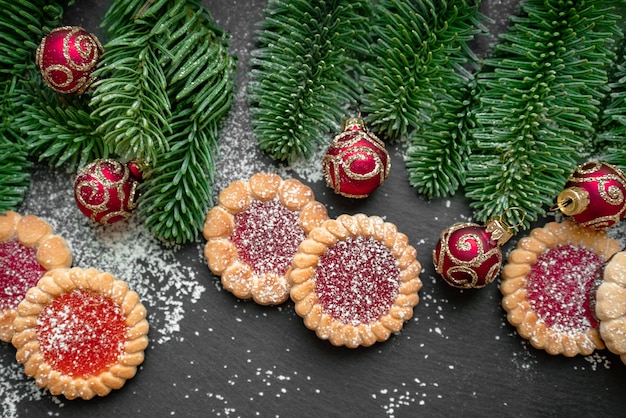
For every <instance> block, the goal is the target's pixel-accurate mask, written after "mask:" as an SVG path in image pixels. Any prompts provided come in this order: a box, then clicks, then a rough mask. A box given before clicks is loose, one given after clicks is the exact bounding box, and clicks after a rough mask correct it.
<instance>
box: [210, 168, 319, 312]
mask: <svg viewBox="0 0 626 418" xmlns="http://www.w3.org/2000/svg"><path fill="white" fill-rule="evenodd" d="M326 219H328V214H327V212H326V208H325V207H324V205H322V204H321V203H319V202H317V201H315V197H314V195H313V191H312V190H311V189H310V188H309V187H308V186H305V185H304V184H302V183H301V182H299V181H298V180H296V179H288V180H283V179H282V178H281V177H279V176H278V175H276V174H267V173H258V174H255V175H253V176H252V177H250V179H249V180H248V181H235V182H233V183H231V184H230V185H229V186H228V187H227V188H225V189H224V190H222V192H221V193H220V195H219V198H218V205H217V206H215V207H213V208H212V209H211V210H210V211H209V213H208V214H207V217H206V221H205V223H204V229H203V235H204V237H205V238H206V239H207V244H206V246H205V250H204V254H205V257H206V259H207V262H208V265H209V268H210V269H211V271H212V272H213V273H214V274H216V275H218V276H221V281H222V285H223V286H224V288H225V289H226V290H228V291H230V292H231V293H233V294H234V295H235V296H237V297H238V298H241V299H250V298H252V299H253V300H254V301H255V302H257V303H259V304H262V305H276V304H280V303H283V302H284V301H286V300H287V299H288V298H289V286H288V283H287V279H286V278H285V275H286V273H287V270H288V269H289V267H290V265H291V259H292V257H293V255H294V254H295V253H296V250H297V249H298V246H299V245H300V243H301V242H302V241H303V240H304V239H305V238H306V235H307V234H308V233H309V231H311V230H312V229H313V228H314V227H316V226H318V225H320V224H321V223H322V222H323V221H325V220H326Z"/></svg>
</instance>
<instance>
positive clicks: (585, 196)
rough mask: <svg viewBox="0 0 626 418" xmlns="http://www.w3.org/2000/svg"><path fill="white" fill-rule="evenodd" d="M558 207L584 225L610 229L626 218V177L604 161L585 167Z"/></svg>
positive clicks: (569, 184) (573, 178) (577, 171)
mask: <svg viewBox="0 0 626 418" xmlns="http://www.w3.org/2000/svg"><path fill="white" fill-rule="evenodd" d="M557 207H558V209H559V210H560V211H561V212H562V213H563V214H564V215H567V216H571V217H572V219H573V220H574V221H576V222H577V223H579V224H581V225H582V226H585V227H590V228H594V229H604V228H609V227H611V226H613V225H615V224H616V223H617V222H619V220H620V219H622V218H623V217H624V215H626V175H625V174H624V172H623V171H621V170H620V169H619V168H617V167H615V166H613V165H611V164H608V163H605V162H588V163H585V164H582V165H580V166H578V167H577V168H576V169H575V170H574V172H573V173H572V174H571V175H570V177H569V178H568V180H567V183H566V184H565V188H564V189H563V191H562V192H561V193H560V194H559V196H558V198H557Z"/></svg>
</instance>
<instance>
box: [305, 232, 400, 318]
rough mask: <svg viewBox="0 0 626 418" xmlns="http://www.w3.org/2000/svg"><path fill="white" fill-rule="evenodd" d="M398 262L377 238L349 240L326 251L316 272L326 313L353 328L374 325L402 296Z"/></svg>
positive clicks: (316, 285)
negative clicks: (399, 287) (394, 301)
mask: <svg viewBox="0 0 626 418" xmlns="http://www.w3.org/2000/svg"><path fill="white" fill-rule="evenodd" d="M399 275H400V270H399V268H398V266H397V263H396V260H395V258H394V257H393V255H392V254H391V251H389V249H388V248H386V247H385V246H384V245H383V244H382V243H380V242H379V241H377V240H375V239H374V238H364V237H362V236H357V237H356V238H352V237H348V238H347V239H346V240H343V241H339V242H337V243H336V244H335V245H333V246H332V247H329V248H328V249H327V250H326V253H324V255H322V256H321V257H320V261H319V264H318V266H317V269H316V273H315V283H316V284H315V289H316V292H317V294H318V299H319V303H320V304H321V305H322V306H323V308H324V311H326V312H328V313H330V315H331V316H332V317H333V318H335V319H336V320H338V321H340V322H342V323H344V324H351V325H355V326H356V325H359V324H370V323H372V322H374V321H376V320H378V319H379V318H380V317H381V316H382V315H384V314H385V313H386V312H388V310H389V307H390V306H391V304H392V303H393V300H394V298H395V297H396V295H397V293H398V286H399Z"/></svg>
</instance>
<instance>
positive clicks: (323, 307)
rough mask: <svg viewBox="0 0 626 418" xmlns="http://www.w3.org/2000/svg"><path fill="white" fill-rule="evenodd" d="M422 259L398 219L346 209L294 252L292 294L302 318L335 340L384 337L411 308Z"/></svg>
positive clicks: (364, 341)
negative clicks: (351, 212) (396, 222)
mask: <svg viewBox="0 0 626 418" xmlns="http://www.w3.org/2000/svg"><path fill="white" fill-rule="evenodd" d="M421 270H422V267H421V265H420V263H419V261H417V251H416V250H415V248H414V247H412V246H411V245H409V240H408V238H407V236H406V235H404V234H403V233H401V232H398V230H397V228H396V226H395V225H394V224H392V223H389V222H384V221H383V219H382V218H380V217H377V216H367V215H364V214H357V215H354V216H350V215H340V216H339V217H338V218H337V219H336V220H335V219H329V220H327V221H325V222H324V223H323V224H322V225H321V226H320V227H318V228H315V229H313V230H312V231H311V232H310V233H309V235H308V237H307V239H306V240H304V241H303V242H302V244H300V247H299V248H298V252H297V253H296V255H295V256H294V258H293V261H292V267H291V270H290V271H289V276H288V279H289V281H290V283H291V284H292V287H291V292H290V295H291V299H292V300H293V301H294V303H295V310H296V313H297V314H298V315H299V316H300V317H302V318H303V320H304V325H305V326H306V327H307V328H309V329H311V330H313V331H315V333H316V335H317V336H318V337H319V338H320V339H322V340H328V341H329V342H330V343H331V344H333V345H335V346H346V347H349V348H356V347H358V346H371V345H373V344H374V343H376V342H383V341H386V340H387V339H388V338H389V337H390V335H391V334H392V333H398V332H400V330H401V329H402V328H403V326H404V323H405V322H406V321H408V320H409V319H410V318H411V317H412V316H413V308H414V307H415V306H416V305H417V304H418V302H419V296H418V291H419V290H420V289H421V287H422V282H421V280H420V279H419V274H420V273H421Z"/></svg>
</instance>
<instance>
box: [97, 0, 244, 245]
mask: <svg viewBox="0 0 626 418" xmlns="http://www.w3.org/2000/svg"><path fill="white" fill-rule="evenodd" d="M103 23H104V26H105V27H107V29H108V30H109V35H110V36H111V40H110V41H109V43H107V44H106V45H105V50H108V48H109V45H112V50H113V51H114V53H115V55H114V58H113V61H114V62H115V63H119V64H120V65H119V67H117V68H116V69H115V71H111V72H110V73H108V69H104V67H103V69H102V70H101V72H100V73H99V74H100V75H101V76H102V75H103V74H105V73H107V75H108V77H107V78H106V79H102V81H99V82H97V83H96V86H95V87H96V88H95V91H94V93H93V99H92V104H93V106H94V114H95V115H97V116H99V117H105V116H106V117H115V122H114V123H110V124H106V123H105V124H103V125H101V129H102V130H103V131H106V132H105V133H104V135H105V138H106V139H107V141H117V139H116V138H119V141H120V142H119V143H118V147H117V150H118V151H120V152H122V151H123V152H124V155H126V156H127V157H132V158H137V157H138V156H140V157H143V161H144V162H149V164H147V165H146V168H145V172H144V177H145V181H144V182H143V183H142V184H141V186H140V191H141V193H142V195H141V199H140V200H139V215H140V216H141V217H143V218H145V224H146V226H147V227H148V228H149V229H150V231H151V232H152V234H153V235H154V236H156V237H157V238H159V239H162V240H165V241H170V242H176V243H185V242H189V241H192V240H193V239H195V238H196V236H197V235H198V231H199V230H200V228H201V227H202V224H203V222H204V217H205V215H206V212H207V209H208V206H209V205H210V204H211V201H212V195H213V193H212V188H211V185H212V183H213V178H214V170H215V161H214V160H215V154H216V152H217V150H216V143H217V135H218V131H219V124H220V121H221V119H222V117H223V116H224V115H225V114H226V112H227V111H228V109H229V108H230V104H231V101H232V87H233V83H234V72H235V61H234V59H233V57H232V56H230V54H229V53H228V46H227V44H226V36H225V34H223V33H222V32H221V31H220V30H218V29H217V28H216V27H214V26H213V25H212V23H211V16H210V14H209V12H208V11H207V10H206V9H204V8H203V7H202V6H201V4H200V2H199V1H195V0H188V1H171V0H161V1H158V2H155V3H152V4H148V3H146V2H145V1H143V0H133V1H131V2H129V1H124V0H117V1H115V2H114V3H113V5H112V6H111V7H110V9H109V10H108V11H107V14H106V16H105V19H104V21H103ZM107 53H108V52H107ZM107 53H105V55H106V54H107ZM136 57H139V59H135V58H136ZM142 57H143V58H145V60H144V61H142ZM118 69H119V70H121V71H120V72H119V73H118V72H117V70H118ZM124 85H128V86H129V87H128V90H121V91H120V90H119V88H123V86H124ZM111 106H113V107H115V109H111ZM157 110H158V111H160V112H161V114H160V115H156V114H155V112H156V111H157ZM138 115H140V116H142V117H144V119H143V120H141V119H139V123H138V124H137V122H136V120H137V117H138ZM129 127H130V129H131V130H134V128H137V129H139V130H142V134H141V136H140V137H139V138H137V139H136V140H135V139H133V138H130V137H129V136H128V135H127V130H128V129H129ZM118 128H119V129H118ZM119 135H121V136H119ZM158 135H162V136H160V137H159V136H158Z"/></svg>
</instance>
